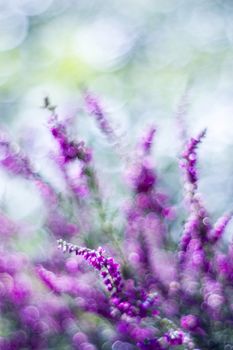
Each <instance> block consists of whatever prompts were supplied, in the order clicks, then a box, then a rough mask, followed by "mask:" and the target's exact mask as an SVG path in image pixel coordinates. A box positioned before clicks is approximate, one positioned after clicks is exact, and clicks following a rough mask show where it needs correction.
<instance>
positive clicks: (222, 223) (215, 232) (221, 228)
mask: <svg viewBox="0 0 233 350" xmlns="http://www.w3.org/2000/svg"><path fill="white" fill-rule="evenodd" d="M232 215H233V213H232V212H231V213H229V214H225V215H224V216H222V217H221V218H219V219H218V221H217V222H216V224H215V225H214V227H213V229H212V230H211V231H210V233H209V237H208V239H209V240H210V241H211V242H213V243H216V242H217V241H219V240H220V239H221V238H222V235H223V233H224V232H225V229H226V226H227V225H228V223H229V222H230V220H231V218H232Z"/></svg>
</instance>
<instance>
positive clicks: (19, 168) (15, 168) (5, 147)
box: [0, 135, 36, 178]
mask: <svg viewBox="0 0 233 350" xmlns="http://www.w3.org/2000/svg"><path fill="white" fill-rule="evenodd" d="M0 164H1V166H2V167H3V168H5V169H6V170H7V171H8V172H9V173H10V174H13V175H21V176H23V177H24V178H33V177H36V174H35V173H34V171H33V169H32V166H31V164H30V161H29V159H28V158H27V157H26V156H25V155H24V154H23V153H22V152H19V151H18V150H17V149H15V148H14V147H13V145H12V144H11V143H10V141H9V140H8V138H7V137H6V135H1V137H0Z"/></svg>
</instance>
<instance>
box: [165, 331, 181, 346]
mask: <svg viewBox="0 0 233 350" xmlns="http://www.w3.org/2000/svg"><path fill="white" fill-rule="evenodd" d="M164 339H165V340H166V342H167V343H168V344H169V345H171V346H176V345H182V344H183V343H184V333H183V332H181V331H179V330H172V331H169V332H167V333H165V334H164Z"/></svg>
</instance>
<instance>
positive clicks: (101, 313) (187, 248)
mask: <svg viewBox="0 0 233 350" xmlns="http://www.w3.org/2000/svg"><path fill="white" fill-rule="evenodd" d="M45 107H46V112H45V113H46V114H47V113H49V118H48V125H47V130H48V133H50V136H51V139H52V140H53V141H54V149H53V152H51V150H48V153H49V154H50V161H51V162H52V163H53V164H55V166H56V167H57V172H58V174H59V176H60V177H61V178H62V181H63V184H64V186H63V187H62V188H58V187H57V186H55V184H54V183H52V182H51V181H48V180H47V179H46V178H45V176H44V175H42V174H40V173H39V172H38V171H36V170H35V167H34V165H33V154H28V155H26V154H24V152H23V150H19V148H18V147H16V146H14V145H13V143H12V142H11V141H10V138H9V136H8V135H7V134H6V133H2V134H1V135H0V136H1V139H0V152H1V159H0V163H1V166H2V168H4V169H5V170H6V172H7V173H8V174H9V175H10V176H17V177H19V178H21V179H23V180H24V181H29V182H30V183H31V184H32V185H33V186H34V187H35V189H36V190H37V191H38V194H39V195H40V196H41V199H42V201H41V203H42V204H41V205H42V206H43V210H44V212H45V215H44V222H43V231H44V232H45V233H46V234H45V237H44V240H43V239H42V246H43V249H44V250H46V254H42V255H40V254H39V252H38V253H35V254H34V256H29V255H27V253H26V252H25V251H24V250H23V249H21V250H22V251H20V244H18V243H20V242H21V244H22V243H24V242H25V241H26V240H27V239H29V236H31V235H33V234H34V231H33V228H30V229H29V228H28V226H27V223H26V222H14V221H13V220H11V219H10V218H9V217H7V215H6V214H5V213H4V212H3V211H2V213H1V215H0V221H1V228H0V233H1V245H0V251H1V257H0V295H1V299H0V312H1V319H0V331H1V334H0V335H1V338H0V348H1V349H3V350H8V349H9V350H11V349H71V348H72V349H80V350H95V349H103V350H108V349H113V350H133V349H148V350H149V349H155V350H156V349H157V350H165V349H174V350H175V349H177V350H182V349H183V350H184V349H193V350H198V349H200V350H207V349H216V350H217V349H219V350H220V349H225V350H227V349H231V348H232V346H233V345H231V344H233V332H232V327H233V318H232V309H233V296H232V295H233V285H232V278H233V262H232V257H233V248H232V245H229V247H226V245H225V244H224V240H223V234H224V231H225V229H226V227H227V224H228V223H229V221H230V220H231V217H232V213H231V212H229V213H226V214H224V215H223V216H222V217H220V218H219V219H218V220H217V222H216V223H213V222H212V219H211V217H210V215H209V213H208V210H207V208H205V205H204V203H203V200H202V198H201V195H200V193H199V188H198V172H197V149H198V147H199V145H200V143H201V141H202V140H203V138H204V137H205V135H206V130H204V131H202V132H201V133H200V134H199V135H197V136H196V137H192V138H190V139H187V140H185V145H184V147H183V150H182V152H181V156H180V161H179V163H180V169H181V174H182V178H183V184H184V186H183V187H184V207H183V210H184V212H182V213H180V209H179V210H176V204H175V203H174V202H172V200H171V198H170V197H169V194H168V191H167V189H165V188H162V186H161V181H160V178H161V174H158V173H157V171H156V169H155V167H154V159H153V155H152V147H153V141H154V138H155V136H156V129H155V127H154V126H151V127H149V128H148V129H147V130H145V133H144V134H143V135H142V137H141V139H140V140H139V141H138V144H137V145H136V146H135V151H134V153H133V154H127V157H125V158H124V157H123V158H121V161H122V162H126V159H127V162H126V163H125V174H123V175H124V179H125V188H127V190H126V191H125V205H124V206H123V207H122V208H116V213H117V215H118V216H119V220H118V221H116V222H117V224H116V222H115V221H114V220H113V215H112V213H111V212H110V211H109V210H108V204H109V202H108V201H109V199H107V198H106V197H105V194H104V191H103V187H104V186H107V184H104V186H103V183H101V178H100V175H99V174H98V172H97V170H96V167H95V154H94V152H93V150H92V149H91V148H90V147H88V145H87V144H86V142H84V141H83V140H82V139H79V137H80V135H79V137H77V136H76V135H75V137H72V136H71V130H70V129H72V128H70V125H68V123H67V122H66V121H64V120H63V119H62V118H61V116H60V115H58V113H57V112H56V108H55V107H53V106H51V104H50V102H49V100H48V99H47V98H46V100H45ZM83 109H84V110H85V112H86V117H87V114H89V115H90V116H91V117H92V118H93V119H94V120H95V121H96V123H97V126H98V127H99V129H100V130H101V132H102V133H103V134H104V135H105V136H106V138H107V139H108V140H109V142H110V143H111V144H112V145H113V146H115V149H114V147H113V149H112V151H113V152H116V151H117V150H119V148H120V147H121V139H120V137H119V136H118V134H117V132H116V131H115V130H114V127H113V126H112V125H111V122H110V120H109V118H108V116H107V114H106V112H105V111H104V108H103V106H102V105H101V103H100V102H99V100H98V98H97V97H96V96H94V95H92V94H91V93H90V92H85V93H84V99H83ZM184 135H185V133H184ZM122 149H123V148H122ZM117 153H118V155H119V156H121V154H122V150H121V152H120V153H119V152H117ZM110 199H111V201H112V202H113V207H114V198H110ZM116 213H115V214H114V215H116ZM179 216H181V217H182V218H183V217H184V216H185V217H186V219H185V223H184V225H183V227H182V228H180V233H179V240H178V241H176V240H174V238H172V237H173V236H172V235H171V234H170V232H169V231H170V230H171V227H172V225H171V223H172V222H175V221H176V220H178V218H179ZM119 221H121V224H119ZM175 227H176V228H177V227H178V226H177V225H176V226H175ZM25 232H26V233H25ZM35 249H36V250H37V249H39V248H37V247H35ZM62 252H63V253H64V254H65V255H64V254H62Z"/></svg>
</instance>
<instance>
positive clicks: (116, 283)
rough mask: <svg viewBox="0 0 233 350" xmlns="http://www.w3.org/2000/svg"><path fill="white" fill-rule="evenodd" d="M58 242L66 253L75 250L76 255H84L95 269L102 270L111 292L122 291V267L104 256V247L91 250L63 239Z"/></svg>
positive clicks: (105, 282)
mask: <svg viewBox="0 0 233 350" xmlns="http://www.w3.org/2000/svg"><path fill="white" fill-rule="evenodd" d="M57 243H58V247H59V248H60V249H62V251H63V252H64V253H65V252H68V253H72V252H75V254H76V255H81V256H83V258H84V259H85V260H86V261H87V262H88V263H89V264H90V265H91V266H92V267H94V269H96V270H98V271H100V275H101V277H102V278H103V280H104V284H105V285H106V287H107V289H108V291H109V292H111V293H120V292H121V291H122V287H123V283H122V277H121V273H120V267H119V265H118V264H117V263H116V262H115V261H114V259H113V258H105V257H104V256H103V253H104V250H103V248H101V247H99V248H98V249H97V250H91V249H88V248H83V247H79V246H77V245H74V244H71V243H67V242H66V241H63V240H62V239H60V240H58V241H57Z"/></svg>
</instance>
